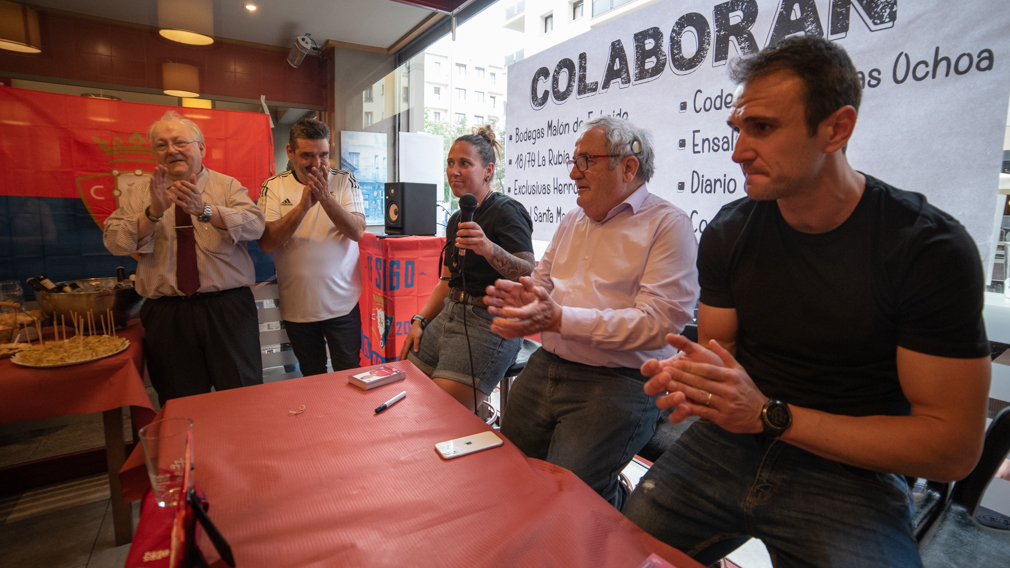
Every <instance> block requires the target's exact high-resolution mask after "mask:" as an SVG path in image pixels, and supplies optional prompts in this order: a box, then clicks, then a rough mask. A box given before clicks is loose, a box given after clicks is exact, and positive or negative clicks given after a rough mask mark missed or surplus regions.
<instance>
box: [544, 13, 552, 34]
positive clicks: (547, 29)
mask: <svg viewBox="0 0 1010 568" xmlns="http://www.w3.org/2000/svg"><path fill="white" fill-rule="evenodd" d="M553 29H554V14H547V15H546V16H544V33H545V34H549V33H551V31H552V30H553Z"/></svg>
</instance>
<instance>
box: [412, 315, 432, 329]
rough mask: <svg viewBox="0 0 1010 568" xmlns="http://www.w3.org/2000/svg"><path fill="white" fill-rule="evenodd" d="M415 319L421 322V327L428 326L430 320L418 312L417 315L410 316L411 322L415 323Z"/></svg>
mask: <svg viewBox="0 0 1010 568" xmlns="http://www.w3.org/2000/svg"><path fill="white" fill-rule="evenodd" d="M415 321H418V322H421V329H424V328H426V327H428V320H427V319H425V317H424V316H422V315H421V314H417V315H416V316H414V317H412V318H410V323H414V322H415Z"/></svg>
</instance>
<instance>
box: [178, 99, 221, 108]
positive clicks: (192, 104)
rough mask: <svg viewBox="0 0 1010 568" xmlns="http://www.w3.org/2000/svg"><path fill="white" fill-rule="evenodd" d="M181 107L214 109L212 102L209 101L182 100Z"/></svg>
mask: <svg viewBox="0 0 1010 568" xmlns="http://www.w3.org/2000/svg"><path fill="white" fill-rule="evenodd" d="M182 106H184V107H186V108H214V102H213V101H211V100H210V99H194V98H189V99H182Z"/></svg>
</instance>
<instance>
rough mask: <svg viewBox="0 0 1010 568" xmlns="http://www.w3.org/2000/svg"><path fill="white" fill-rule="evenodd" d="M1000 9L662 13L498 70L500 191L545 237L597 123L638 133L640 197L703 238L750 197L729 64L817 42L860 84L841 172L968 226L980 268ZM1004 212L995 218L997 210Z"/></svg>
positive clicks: (892, 4) (879, 4)
mask: <svg viewBox="0 0 1010 568" xmlns="http://www.w3.org/2000/svg"><path fill="white" fill-rule="evenodd" d="M1005 8H1006V6H1005V5H1004V3H1003V2H1002V1H998V0H976V1H973V2H964V3H951V2H946V1H943V0H914V1H913V0H902V1H901V2H898V0H730V1H728V2H714V1H712V0H667V1H665V2H660V3H658V4H655V5H653V6H650V7H647V8H644V9H642V10H639V11H637V12H634V13H632V14H629V15H627V16H625V17H623V18H620V19H618V20H616V21H614V22H612V23H610V24H607V25H603V26H600V27H599V28H596V29H593V30H591V31H589V32H587V33H585V34H582V35H580V36H578V37H575V38H573V39H571V40H570V41H567V42H565V43H562V44H559V45H556V46H554V47H552V48H550V49H548V50H546V51H543V52H540V53H537V54H535V55H532V56H530V57H529V58H527V59H524V60H523V61H520V62H518V63H516V64H515V65H513V66H511V67H510V68H509V70H508V108H507V116H508V125H509V126H508V152H507V156H506V160H507V161H506V163H507V166H508V169H507V175H506V179H505V190H506V192H507V193H508V194H510V195H511V196H512V197H514V198H516V199H517V200H519V201H520V202H521V203H523V205H525V206H526V207H527V209H528V210H529V212H530V215H531V216H532V217H533V222H534V237H535V238H537V239H550V238H551V236H552V235H553V234H554V231H555V229H556V228H557V225H558V223H559V222H560V220H561V217H562V216H563V215H564V214H565V213H566V212H567V211H569V210H571V209H572V208H574V207H576V204H575V200H576V195H575V186H574V183H572V181H571V180H570V179H569V177H568V170H567V167H566V166H565V162H566V161H567V160H568V159H569V158H570V157H571V153H572V151H573V149H574V147H575V131H576V130H577V129H578V127H579V125H580V124H581V123H583V122H584V121H585V120H587V119H588V118H591V117H595V116H599V115H601V114H606V115H620V116H622V117H624V118H627V119H629V120H631V121H632V122H634V123H636V124H638V125H640V126H643V127H646V128H647V129H649V130H650V131H651V133H652V137H653V143H654V144H655V146H656V150H657V164H656V173H655V175H654V176H653V179H652V181H651V182H650V184H649V189H650V190H651V191H652V192H653V193H656V194H657V195H659V196H661V197H663V198H665V199H667V200H669V201H671V202H672V203H674V204H675V205H677V206H678V207H680V208H681V209H683V210H684V211H686V212H687V213H689V214H690V215H691V219H692V221H693V222H694V227H695V232H696V234H697V235H698V236H700V235H701V232H702V231H704V229H705V226H706V224H707V223H708V221H709V220H710V219H711V218H712V217H713V216H714V215H715V214H716V213H717V212H718V210H719V208H720V207H721V206H722V205H723V204H725V203H727V202H729V201H732V200H734V199H738V198H741V197H744V196H745V195H746V193H745V191H744V180H743V175H742V174H741V172H740V168H739V166H738V165H736V164H735V163H733V161H732V160H731V159H730V156H731V153H732V151H733V147H734V143H735V139H734V135H733V133H732V131H731V130H730V129H729V127H728V126H727V125H726V118H727V117H728V115H729V113H728V110H727V107H728V106H729V105H730V104H731V103H732V97H733V91H734V90H735V85H734V84H733V82H732V81H730V79H729V77H728V72H727V71H728V70H727V67H726V64H727V62H728V61H730V60H731V59H733V58H736V57H739V56H740V55H741V54H751V53H756V52H757V51H759V50H760V49H761V48H763V47H765V46H767V45H768V44H770V43H775V42H777V41H778V40H779V39H781V38H783V37H786V36H789V35H792V34H795V33H803V32H806V33H809V34H816V35H820V36H826V37H828V38H830V39H832V40H833V41H836V42H838V43H839V45H841V46H842V47H844V48H845V49H846V51H848V53H849V55H850V56H851V57H852V60H853V61H854V62H855V64H856V68H857V69H859V71H860V75H861V77H862V78H863V80H864V91H863V102H862V106H861V108H860V109H859V122H858V124H857V125H856V131H855V134H854V135H853V138H852V140H851V142H850V143H849V149H848V156H849V161H850V163H851V164H852V165H853V166H854V167H855V168H856V169H858V170H860V171H863V172H866V173H868V174H870V175H873V176H875V177H877V178H879V179H881V180H883V181H886V182H888V183H890V184H892V185H894V186H896V187H899V188H901V189H906V190H910V191H916V192H919V193H923V194H925V195H926V196H927V197H928V199H929V201H930V202H931V203H932V204H934V205H935V206H937V207H939V208H940V209H943V210H944V211H947V212H948V213H950V214H951V215H953V216H954V217H956V218H957V219H958V220H960V221H961V223H963V224H964V225H965V227H967V229H968V231H969V233H971V235H972V237H973V238H974V239H975V242H976V243H977V244H978V247H979V252H980V253H981V255H982V258H983V259H986V260H987V262H986V264H987V268H988V269H989V271H990V272H991V260H989V259H990V257H991V255H992V251H993V244H994V240H995V232H996V230H997V229H998V227H997V226H994V219H995V218H997V217H996V215H997V213H995V212H994V211H993V203H994V198H995V196H996V193H997V189H998V183H999V170H1000V165H1001V163H1002V154H1003V137H1004V133H1005V122H1006V116H1007V101H1008V96H1010V73H1008V69H1010V67H1008V66H1007V63H1008V61H1010V59H1008V55H1010V53H1008V43H1010V34H1008V33H1007V28H1006V21H1007V20H1006V16H1005V14H1004V12H1005ZM1000 214H1001V212H1000Z"/></svg>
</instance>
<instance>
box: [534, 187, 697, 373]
mask: <svg viewBox="0 0 1010 568" xmlns="http://www.w3.org/2000/svg"><path fill="white" fill-rule="evenodd" d="M697 256H698V241H697V239H696V238H695V236H694V230H693V228H692V226H691V219H690V218H689V217H688V216H687V214H685V213H684V212H683V211H682V210H680V209H678V208H677V207H675V206H674V205H672V204H671V203H670V202H668V201H666V200H664V199H661V198H659V197H657V196H655V195H653V194H651V193H649V190H648V188H647V187H646V184H642V186H641V187H640V188H638V190H636V191H635V192H634V193H633V194H631V195H630V196H629V197H628V198H627V199H626V200H624V201H623V202H622V203H620V204H619V205H617V206H616V207H614V208H613V209H611V210H610V212H609V213H608V214H607V216H606V218H604V220H603V221H600V222H596V221H594V220H592V219H590V218H589V217H587V216H586V214H585V213H584V212H583V211H582V209H581V208H576V209H573V210H572V211H570V212H569V213H568V214H567V215H566V216H565V218H564V219H563V220H562V221H561V225H560V226H559V227H558V230H557V232H556V233H555V234H554V238H553V239H552V240H551V244H550V245H549V246H548V247H547V251H546V252H545V253H544V257H543V258H542V259H541V260H540V264H539V265H538V266H537V268H536V270H535V271H534V272H533V279H534V280H535V281H536V283H537V284H538V285H540V286H543V287H544V288H546V289H547V290H548V291H549V292H550V294H551V297H552V298H553V299H554V301H555V302H557V303H558V304H561V306H562V310H563V313H562V318H561V332H560V333H553V332H544V333H542V334H541V339H542V340H543V346H544V348H545V349H547V350H548V351H550V352H551V353H554V354H555V355H557V356H559V357H562V358H564V359H567V360H569V361H574V362H577V363H583V364H586V365H594V366H600V367H629V368H638V367H640V366H641V365H642V363H644V362H645V361H646V360H648V359H650V358H653V357H655V358H657V359H662V358H665V357H670V356H672V355H673V354H674V353H676V350H675V349H674V348H673V347H670V346H669V345H667V343H666V341H664V339H663V338H664V336H665V335H666V334H667V333H680V332H681V331H682V330H683V329H684V325H685V324H687V323H688V322H690V321H691V320H692V318H693V313H694V307H695V303H696V302H697V300H698V292H699V289H700V288H699V285H698V269H697V266H696V262H697Z"/></svg>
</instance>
